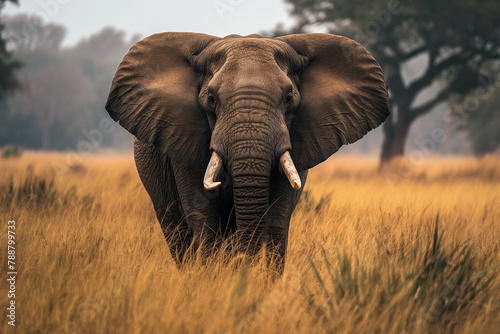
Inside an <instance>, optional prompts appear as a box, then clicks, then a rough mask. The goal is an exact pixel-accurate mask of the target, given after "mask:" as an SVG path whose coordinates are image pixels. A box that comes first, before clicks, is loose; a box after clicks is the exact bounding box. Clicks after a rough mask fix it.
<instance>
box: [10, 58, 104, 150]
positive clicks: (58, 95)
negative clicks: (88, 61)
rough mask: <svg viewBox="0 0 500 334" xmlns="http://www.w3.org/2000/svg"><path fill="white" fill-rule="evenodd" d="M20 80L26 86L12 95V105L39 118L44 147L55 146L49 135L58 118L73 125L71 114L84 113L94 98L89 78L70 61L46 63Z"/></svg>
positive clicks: (75, 115)
mask: <svg viewBox="0 0 500 334" xmlns="http://www.w3.org/2000/svg"><path fill="white" fill-rule="evenodd" d="M21 80H22V83H23V87H25V89H24V90H23V91H22V92H18V93H16V94H15V95H14V96H13V97H12V98H11V99H9V109H10V110H13V111H15V114H17V115H21V116H25V117H26V116H27V117H31V118H34V119H36V120H37V124H38V127H39V129H40V131H41V138H40V139H41V140H40V142H41V148H42V149H44V150H48V149H50V148H51V147H53V146H51V143H50V139H51V133H52V132H53V131H54V128H53V126H54V124H55V123H56V121H58V120H62V121H63V123H64V124H67V125H68V126H71V122H72V121H74V120H72V119H71V118H72V117H78V115H79V114H82V113H84V112H85V108H86V104H85V103H86V102H88V101H89V100H93V99H94V94H95V93H94V91H93V90H92V84H91V82H90V80H89V78H87V77H85V76H84V75H83V73H82V71H81V69H79V68H75V67H74V66H72V65H70V64H65V63H62V64H55V65H50V66H46V67H43V68H40V69H38V70H36V71H34V72H31V73H29V76H23V78H22V79H21Z"/></svg>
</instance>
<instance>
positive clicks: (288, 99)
mask: <svg viewBox="0 0 500 334" xmlns="http://www.w3.org/2000/svg"><path fill="white" fill-rule="evenodd" d="M292 102H293V94H292V93H288V94H287V95H286V97H285V103H286V105H290V104H291V103H292Z"/></svg>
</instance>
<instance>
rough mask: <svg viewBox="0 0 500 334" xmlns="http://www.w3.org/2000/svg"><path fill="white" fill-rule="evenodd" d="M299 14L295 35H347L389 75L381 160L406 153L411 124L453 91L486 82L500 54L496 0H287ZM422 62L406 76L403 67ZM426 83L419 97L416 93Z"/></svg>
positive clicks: (499, 11) (464, 91)
mask: <svg viewBox="0 0 500 334" xmlns="http://www.w3.org/2000/svg"><path fill="white" fill-rule="evenodd" d="M286 2H287V3H289V4H290V5H291V15H292V16H293V17H295V18H296V19H297V26H295V27H294V28H293V29H292V31H293V32H298V31H300V32H310V31H325V32H330V33H335V34H341V35H344V36H347V37H350V38H352V39H354V40H356V41H357V42H359V43H360V44H362V45H363V46H365V47H366V48H368V50H369V51H370V52H371V53H372V54H373V55H374V57H375V58H376V59H377V61H378V62H379V63H380V65H381V66H382V68H383V70H384V73H385V75H386V78H387V81H388V84H389V88H390V92H391V100H392V101H391V102H392V114H391V115H392V116H391V117H390V118H389V119H388V120H387V121H386V122H385V123H384V135H385V139H384V145H383V149H382V159H383V160H389V159H391V158H392V157H395V156H398V155H401V154H403V151H404V143H405V139H406V137H407V134H408V130H409V127H410V125H411V124H412V122H413V121H414V120H415V119H416V118H418V117H419V116H421V115H423V114H425V113H428V112H429V111H430V110H432V109H433V108H434V107H436V106H437V105H438V104H440V103H442V102H445V101H447V100H449V99H450V98H451V97H452V96H453V95H464V94H467V93H468V92H470V91H471V90H472V89H475V88H477V87H479V86H481V85H483V83H484V82H486V81H487V80H484V77H485V76H486V75H487V73H485V68H487V66H488V63H489V62H491V61H498V60H499V59H500V6H499V5H498V1H497V0H474V1H473V0H419V1H411V0H401V1H398V0H388V1H387V0H385V1H383V0H373V1H363V0H286ZM419 57H420V59H422V60H423V62H424V64H425V65H424V67H425V69H424V70H423V72H422V74H421V75H420V76H419V77H417V78H413V79H412V80H410V81H408V80H406V79H405V77H404V75H403V73H402V72H403V68H404V65H405V64H406V63H407V62H408V61H410V60H412V59H415V58H419ZM429 87H433V90H432V94H431V96H430V97H429V98H427V99H425V100H424V101H419V99H418V97H419V95H420V94H421V93H422V92H424V91H425V90H426V89H429Z"/></svg>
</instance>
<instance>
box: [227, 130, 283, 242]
mask: <svg viewBox="0 0 500 334" xmlns="http://www.w3.org/2000/svg"><path fill="white" fill-rule="evenodd" d="M273 153H274V151H273V149H272V148H271V147H270V141H268V140H257V139H247V140H242V141H239V142H238V143H235V144H234V145H233V148H232V154H231V159H230V166H231V167H230V169H231V175H232V179H233V195H234V208H235V214H236V226H237V230H238V233H239V234H240V237H241V241H243V245H244V246H245V247H250V248H253V247H258V245H260V244H261V243H262V242H263V241H264V240H263V238H264V237H265V236H266V235H267V233H266V217H265V216H266V213H267V210H268V209H269V185H270V177H271V169H272V165H273V157H274V155H273Z"/></svg>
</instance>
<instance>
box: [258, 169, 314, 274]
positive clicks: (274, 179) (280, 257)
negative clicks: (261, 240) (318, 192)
mask: <svg viewBox="0 0 500 334" xmlns="http://www.w3.org/2000/svg"><path fill="white" fill-rule="evenodd" d="M299 176H300V180H301V182H302V188H300V189H298V190H295V189H293V188H292V187H291V186H290V182H289V181H288V179H287V177H286V176H285V174H283V173H281V172H279V171H278V170H274V171H273V175H272V176H271V187H270V193H269V203H270V205H271V206H270V208H269V212H268V214H267V238H266V242H267V244H268V247H269V249H270V250H271V251H272V253H273V255H274V256H275V258H274V260H275V263H276V267H277V268H276V269H277V271H278V272H280V273H282V272H283V270H284V269H285V256H286V249H287V245H288V231H289V227H290V218H291V216H292V213H293V210H294V209H295V207H296V206H297V203H298V202H299V198H300V195H301V194H302V190H303V189H304V185H305V183H306V179H307V171H304V172H301V173H299Z"/></svg>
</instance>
